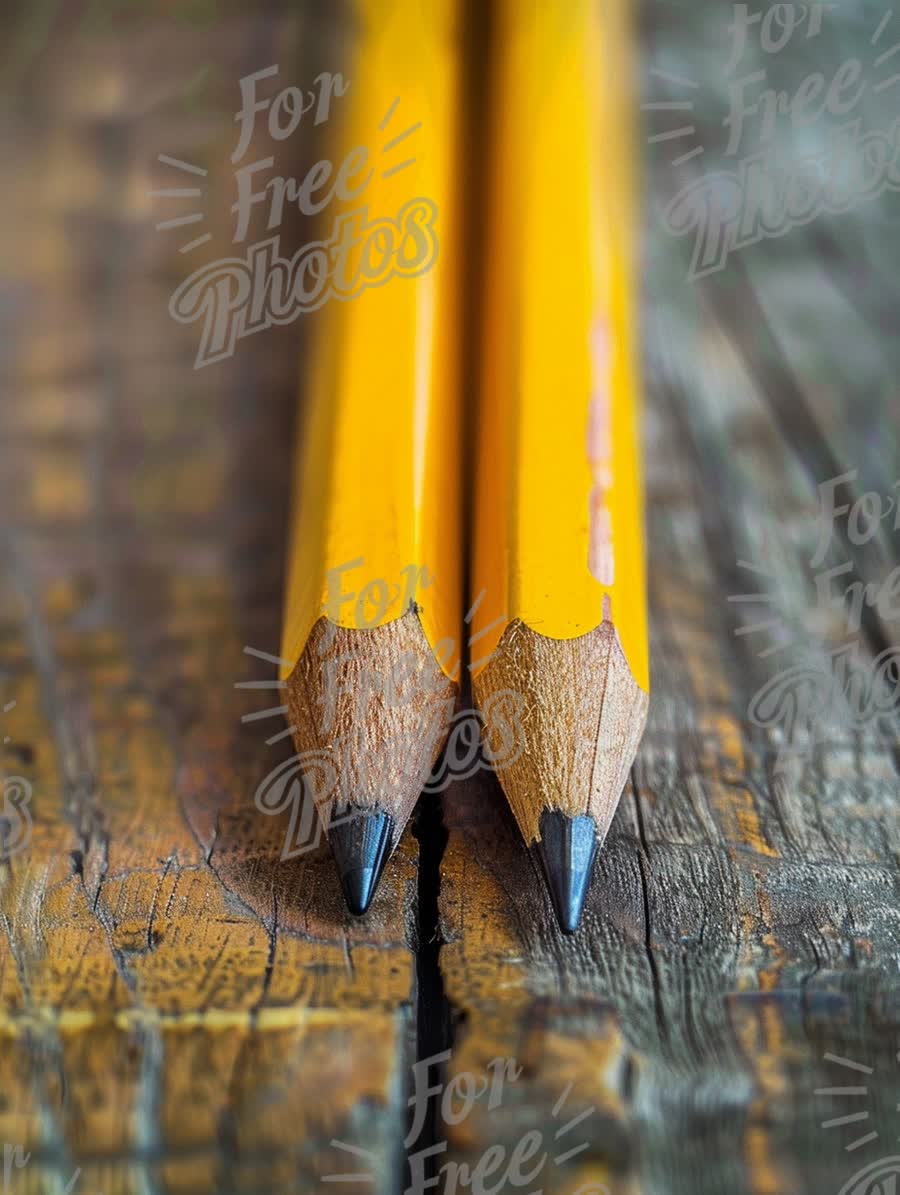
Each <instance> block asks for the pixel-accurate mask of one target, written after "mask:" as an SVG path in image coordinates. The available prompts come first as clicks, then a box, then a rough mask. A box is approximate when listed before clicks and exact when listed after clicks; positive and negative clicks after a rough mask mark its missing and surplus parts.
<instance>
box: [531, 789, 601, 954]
mask: <svg viewBox="0 0 900 1195" xmlns="http://www.w3.org/2000/svg"><path fill="white" fill-rule="evenodd" d="M540 830H541V837H540V841H538V842H536V843H535V844H534V847H533V848H532V849H533V850H535V851H536V852H537V854H538V858H539V859H540V861H541V867H542V868H543V871H544V876H545V877H546V880H547V887H548V888H549V889H550V898H551V900H552V901H553V908H554V909H555V911H556V919H557V921H558V922H559V925H560V928H561V929H562V931H563V933H567V934H574V933H575V931H576V930H577V929H578V925H579V922H580V921H581V911H582V909H583V908H584V898H585V896H586V895H587V890H588V885H589V884H590V882H591V873H592V871H593V868H594V859H595V857H596V855H597V826H596V823H595V822H594V819H593V818H592V817H588V816H587V815H579V816H577V817H568V816H567V815H566V814H565V813H560V812H559V811H558V810H550V809H545V810H544V812H543V813H542V814H541V821H540Z"/></svg>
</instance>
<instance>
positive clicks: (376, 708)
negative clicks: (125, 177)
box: [281, 0, 462, 914]
mask: <svg viewBox="0 0 900 1195" xmlns="http://www.w3.org/2000/svg"><path fill="white" fill-rule="evenodd" d="M349 8H350V9H351V13H350V16H351V23H352V24H353V26H354V28H355V31H356V32H355V41H354V46H353V52H352V59H351V65H350V67H349V68H348V69H347V71H346V73H345V78H346V84H347V87H346V91H345V94H344V95H343V96H342V97H341V98H340V100H339V103H337V104H336V105H335V108H336V111H335V116H334V117H333V118H332V119H331V121H329V129H328V136H329V138H330V139H331V144H330V150H331V152H330V155H329V156H330V157H331V159H332V161H333V162H334V163H335V168H337V163H338V162H339V161H341V160H344V159H345V158H346V156H347V155H348V154H350V153H353V152H355V151H356V147H358V146H360V145H366V146H368V147H369V154H368V158H367V160H366V161H365V162H364V164H363V166H362V167H361V168H359V169H358V170H357V171H356V173H355V178H356V179H357V180H358V179H361V178H362V177H365V172H366V171H370V172H371V174H370V177H369V181H368V183H367V185H366V189H365V191H364V192H363V193H362V194H361V197H360V198H359V199H358V200H357V201H356V202H355V203H349V204H346V205H344V208H343V209H342V210H343V211H346V212H353V211H356V212H358V211H359V208H360V206H361V204H364V205H365V208H366V211H365V212H364V213H362V215H360V216H357V217H354V220H355V224H354V234H353V236H354V237H355V240H353V241H352V244H351V248H350V251H349V256H348V258H347V259H345V260H342V261H341V262H340V269H341V271H342V272H343V273H344V276H345V278H344V282H343V283H342V284H341V285H345V286H348V287H350V288H351V289H352V285H351V280H352V279H353V278H354V277H361V276H362V275H364V274H365V272H366V271H367V270H368V271H369V274H370V275H371V276H372V277H373V278H374V279H375V282H380V283H382V284H379V285H376V284H374V283H373V282H371V281H370V284H369V285H368V286H366V287H365V288H363V289H361V290H360V291H359V293H358V294H357V295H356V297H353V298H348V299H344V300H336V299H332V300H331V301H330V302H329V303H328V305H327V306H325V307H323V309H322V312H321V313H320V317H321V318H320V322H319V327H318V329H317V334H316V337H315V346H314V360H313V361H312V364H311V368H310V374H309V379H308V381H309V385H308V387H307V402H308V409H307V410H306V413H305V419H304V421H303V429H302V439H301V447H300V452H299V457H298V468H297V486H296V492H295V504H294V518H293V525H292V536H291V548H290V555H289V562H288V578H287V592H286V600H285V615H284V634H283V640H282V653H281V654H282V656H283V657H284V660H285V661H287V662H288V663H286V664H285V665H284V667H283V674H282V678H283V679H284V680H286V685H287V698H288V709H289V716H290V720H291V726H292V727H293V733H294V741H295V744H296V747H297V751H298V752H299V753H300V754H301V755H302V756H303V757H304V759H305V760H306V761H307V762H308V765H309V766H308V769H307V770H306V771H305V779H306V781H307V782H308V784H309V785H310V786H311V788H312V790H313V795H314V799H315V800H316V804H317V806H318V808H319V812H320V815H321V818H322V821H323V825H324V828H325V831H326V834H327V835H328V839H329V842H330V844H331V847H332V851H333V853H334V856H335V860H336V863H337V866H338V871H339V874H340V878H341V882H342V885H343V888H344V894H345V896H346V899H347V903H348V905H349V907H350V909H351V911H352V912H353V913H354V914H360V913H362V912H364V911H365V910H366V908H367V907H368V905H369V902H370V900H371V899H372V895H373V893H374V890H375V887H376V885H377V883H378V879H379V877H380V875H381V871H382V868H383V866H384V863H385V861H386V859H387V858H388V857H389V855H390V853H391V851H392V850H393V849H394V847H395V846H396V844H397V841H398V839H399V837H400V833H401V831H402V830H403V827H404V824H405V823H406V821H407V819H408V817H409V815H410V812H411V811H412V807H413V805H414V804H415V801H416V799H417V797H418V795H419V793H420V791H421V789H422V787H423V784H424V782H425V781H426V779H427V777H428V775H429V773H430V771H431V768H432V766H433V764H434V762H435V760H436V758H437V756H438V755H439V754H440V751H441V748H442V747H443V744H444V742H445V739H446V736H447V732H448V729H449V725H450V721H451V718H452V715H453V710H454V704H455V699H456V694H457V688H458V672H459V663H458V644H457V637H458V634H459V627H460V622H461V601H462V595H461V593H460V589H461V567H460V552H461V547H460V540H459V535H460V518H459V505H460V498H459V472H460V462H459V426H458V425H459V412H458V394H457V371H456V360H457V346H456V343H455V341H456V337H457V329H458V317H457V293H456V292H457V289H458V286H457V278H456V268H457V266H458V258H459V250H458V248H457V245H456V237H457V211H456V209H457V206H458V205H457V201H456V196H455V193H454V191H455V184H454V180H455V178H456V173H455V164H454V155H455V153H456V150H457V145H456V136H457V116H456V109H457V104H458V99H459V96H458V82H457V79H458V68H459V63H458V47H457V39H458V35H459V31H458V29H457V15H456V4H455V3H454V2H453V0H433V2H429V3H428V4H423V3H422V2H421V0H392V3H391V4H388V5H385V4H384V3H382V2H381V0H355V2H354V3H353V4H351V5H350V6H349ZM386 218H390V219H391V220H393V221H394V229H393V231H392V230H391V229H390V228H389V227H388V225H387V224H386V223H384V220H385V219H386ZM366 224H368V225H375V232H374V233H368V234H366V233H365V232H364V226H365V225H366ZM335 241H336V242H337V238H335ZM391 245H393V252H394V261H395V274H398V275H399V276H390V277H388V278H387V280H384V278H383V275H384V273H385V271H384V269H383V268H382V267H383V265H384V260H385V258H384V254H385V253H386V252H388V250H389V249H390V247H391ZM429 255H430V256H429ZM379 270H381V273H379Z"/></svg>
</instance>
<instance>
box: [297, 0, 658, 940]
mask: <svg viewBox="0 0 900 1195" xmlns="http://www.w3.org/2000/svg"><path fill="white" fill-rule="evenodd" d="M380 9H381V11H379V10H380ZM355 11H356V16H357V18H358V23H359V36H358V39H357V41H356V43H355V51H354V55H353V66H352V69H351V70H349V71H348V72H347V77H348V79H349V81H350V86H349V88H348V89H347V91H346V94H345V95H344V96H343V97H342V101H341V102H342V105H344V106H343V108H342V112H341V118H340V121H339V123H338V124H337V126H336V129H335V131H334V133H333V134H332V135H333V136H334V139H335V141H334V145H335V151H334V159H335V160H337V159H338V158H339V157H340V156H341V153H342V150H345V149H347V148H349V147H351V146H354V145H356V144H359V143H362V142H366V141H371V139H372V134H373V131H374V128H375V127H376V126H377V127H378V130H379V133H380V135H381V137H382V141H383V143H384V148H385V153H384V155H383V157H382V158H381V159H379V160H378V161H377V162H376V163H375V169H374V170H373V173H372V176H371V179H370V182H369V184H368V189H367V191H366V194H365V201H366V204H367V207H368V209H369V211H370V213H371V214H372V215H373V216H375V215H379V214H381V213H394V212H396V211H397V210H399V209H400V208H401V207H402V205H403V203H404V202H405V201H406V200H409V199H410V198H411V197H413V196H420V197H428V198H429V199H431V200H432V201H433V203H434V205H435V206H436V210H437V213H438V218H437V221H436V225H435V232H436V235H437V242H438V252H437V257H436V259H435V261H434V264H433V266H432V267H431V268H430V269H428V270H427V271H426V272H423V273H421V274H420V275H419V276H416V277H414V278H395V279H392V280H390V281H389V282H387V283H386V284H385V285H383V286H380V287H377V288H373V289H370V290H368V291H365V292H363V293H362V294H361V295H359V296H358V297H357V298H354V299H353V300H352V301H351V302H345V303H339V302H334V301H333V302H332V303H330V304H329V305H328V306H327V307H326V308H324V309H323V311H322V312H321V313H320V315H321V324H322V326H320V328H319V335H318V336H317V338H316V343H315V347H314V359H313V363H312V368H311V373H310V379H309V385H308V387H307V410H306V418H305V420H304V421H303V424H302V429H301V445H300V451H299V461H298V470H297V488H296V492H295V502H294V518H293V526H292V542H291V547H290V555H289V563H288V578H287V590H286V601H285V621H284V636H283V642H282V651H281V655H282V657H284V659H285V660H286V661H289V662H293V661H296V663H295V664H294V663H288V664H286V665H285V666H284V669H283V676H282V679H283V680H284V681H285V682H286V688H287V698H288V709H289V716H290V721H291V726H292V728H293V734H294V740H295V744H296V747H297V750H298V752H299V753H300V754H301V755H305V756H308V757H309V758H319V757H321V756H322V755H326V756H327V757H328V759H329V761H330V764H331V767H330V769H328V774H329V776H330V777H331V782H330V783H329V784H328V785H327V786H325V789H324V790H323V792H322V793H321V794H320V795H319V799H317V805H318V807H319V813H320V816H321V818H322V822H323V826H324V828H325V832H326V834H327V836H328V839H329V842H330V844H331V848H332V851H333V854H334V857H335V861H336V863H337V869H338V872H339V875H340V879H341V883H342V886H343V890H344V894H345V897H346V900H347V904H348V906H349V908H350V910H351V912H352V913H354V914H361V913H363V912H365V910H366V909H367V908H368V905H369V903H370V901H371V899H372V896H373V893H374V891H375V888H376V886H377V883H378V880H379V877H380V875H381V872H382V870H383V868H384V865H385V862H386V860H387V859H388V858H389V856H390V854H391V852H392V851H393V849H394V847H395V846H396V845H397V842H398V840H399V837H400V834H401V832H402V830H403V827H404V825H405V823H406V821H407V819H408V817H409V815H410V813H411V812H412V809H413V806H414V805H415V802H416V800H417V798H418V796H419V793H420V792H421V790H422V788H423V786H424V785H425V783H426V781H427V779H428V776H429V774H430V773H431V770H432V768H433V766H434V764H435V762H436V761H437V759H438V757H439V756H440V753H441V750H442V748H443V746H444V744H445V742H446V739H447V735H448V732H449V729H450V725H451V721H452V719H453V716H454V712H455V710H456V707H457V703H458V697H459V692H460V680H461V675H462V670H463V668H464V667H465V661H464V660H463V659H462V641H463V640H464V638H466V637H467V636H468V637H470V638H471V640H472V641H473V642H477V653H476V652H475V651H474V650H473V654H477V657H478V658H477V660H475V661H473V662H471V663H470V664H469V665H468V667H469V669H470V673H471V676H472V688H473V693H474V697H475V701H476V703H477V705H478V707H479V709H481V710H485V709H486V708H487V707H488V706H489V705H490V702H491V700H492V698H495V697H497V696H499V695H502V694H503V693H505V692H512V693H513V694H517V695H518V696H519V698H520V699H521V700H520V704H521V708H522V710H523V716H522V718H521V719H520V724H519V727H518V732H519V734H520V735H521V742H520V743H519V744H518V749H517V750H516V751H514V752H513V754H512V756H511V757H510V763H509V765H508V766H504V767H501V768H499V769H498V776H499V779H500V783H501V785H502V787H503V789H504V791H505V793H506V796H507V798H508V800H509V804H510V806H511V808H512V812H513V814H514V816H515V818H516V821H517V823H518V825H519V828H520V830H521V833H522V836H523V838H524V840H525V843H526V845H527V846H528V847H529V848H530V849H531V850H532V851H533V852H534V854H535V855H536V858H537V859H538V861H539V863H540V865H541V866H542V868H543V871H544V874H545V876H546V880H547V884H548V888H549V891H550V896H551V898H552V902H553V905H554V908H555V911H556V914H557V918H558V920H559V923H560V925H561V927H562V928H563V930H565V931H567V932H572V931H574V930H575V928H576V927H577V925H578V922H579V919H580V916H581V911H582V906H583V903H584V898H585V893H586V891H587V886H588V883H589V879H590V875H591V871H592V867H593V862H594V858H595V856H596V852H597V849H598V847H599V846H600V845H601V844H602V841H603V839H604V837H605V835H606V832H607V830H608V828H609V824H610V821H611V820H612V816H613V814H614V812H615V809H616V805H617V803H618V800H619V797H620V794H621V792H622V788H623V786H624V783H625V781H626V779H627V775H628V771H629V768H630V767H631V764H632V762H633V759H634V755H635V752H636V750H637V745H638V742H639V739H640V736H641V733H642V730H643V726H644V721H645V718H646V711H647V701H648V697H647V694H648V690H649V681H648V659H647V629H646V613H645V592H644V588H645V583H644V555H643V536H642V512H641V497H640V492H641V491H640V476H639V460H638V451H637V442H636V403H637V378H636V373H635V276H636V270H635V262H634V242H633V234H632V229H633V225H634V192H633V177H632V163H631V136H632V134H631V120H630V114H631V110H632V101H631V94H630V86H629V84H630V77H629V70H628V60H629V52H630V39H629V32H628V27H627V12H626V0H609V2H605V3H603V4H600V3H598V2H597V0H566V3H553V2H551V3H546V2H544V0H496V2H495V4H494V8H493V16H492V37H491V46H490V50H489V55H488V58H489V82H488V94H489V104H488V109H489V111H488V113H487V119H488V121H489V136H488V153H487V157H486V160H487V163H488V179H487V186H486V192H485V194H483V195H482V196H479V197H478V198H479V200H480V201H483V206H484V211H483V219H484V220H485V221H486V234H485V245H484V251H485V259H486V269H485V303H484V320H483V328H482V334H481V337H480V339H481V344H482V360H481V362H480V385H479V392H478V394H477V396H476V401H475V404H474V405H475V411H476V425H477V440H478V443H477V450H476V477H475V493H474V501H473V503H472V506H473V511H472V514H473V518H472V524H473V526H472V535H471V536H470V537H469V538H471V541H472V543H471V547H470V548H469V547H468V546H467V545H466V544H465V543H464V527H463V518H462V509H463V493H462V476H463V468H462V465H463V458H462V452H463V445H462V442H461V440H462V436H461V424H462V400H461V394H460V386H461V378H460V368H459V361H460V355H461V346H460V335H461V298H462V296H461V293H460V292H461V270H460V262H461V260H462V258H463V254H464V252H465V246H464V245H463V244H462V227H463V222H462V220H461V214H462V213H461V201H462V196H461V195H460V193H459V188H458V174H459V168H458V165H459V156H460V154H461V153H462V152H463V151H464V146H463V144H462V141H461V128H460V119H459V112H460V107H461V95H460V79H461V71H460V67H461V49H460V46H461V38H462V30H461V27H460V26H461V13H460V9H459V4H458V2H457V0H432V2H431V3H429V4H428V5H424V4H422V3H421V0H394V3H393V4H392V5H390V6H388V7H387V8H386V9H382V7H381V5H380V4H379V3H378V2H377V0H356V4H355ZM382 13H383V15H382ZM398 97H399V98H398ZM401 147H402V152H400V153H398V152H397V150H398V149H400V148H401ZM391 152H393V153H394V154H395V157H396V158H397V159H398V163H397V164H398V165H399V160H400V159H403V160H404V163H403V165H402V166H401V168H399V169H393V168H392V164H390V158H389V154H390V153H391ZM413 159H414V160H413ZM474 201H475V200H474V198H473V196H472V195H471V194H470V195H469V196H468V198H467V202H469V203H471V202H474ZM466 551H469V552H470V567H469V570H468V573H469V586H470V592H469V593H468V594H464V593H463V577H464V574H465V572H466V570H465V569H464V568H463V561H464V552H466ZM466 608H469V609H470V611H471V614H470V616H469V617H470V625H468V626H467V627H466V624H465V622H464V609H466ZM464 627H466V630H465V633H464ZM498 733H499V732H498V731H497V730H496V728H492V727H491V725H490V721H489V720H486V725H485V737H486V740H487V742H488V745H489V746H490V745H491V739H492V737H493V736H495V735H497V734H498ZM494 746H497V744H494Z"/></svg>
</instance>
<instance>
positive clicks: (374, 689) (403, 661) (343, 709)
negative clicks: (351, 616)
mask: <svg viewBox="0 0 900 1195" xmlns="http://www.w3.org/2000/svg"><path fill="white" fill-rule="evenodd" d="M286 686H287V687H286V695H287V703H288V715H287V716H288V718H289V720H290V724H291V726H292V727H293V728H294V731H293V738H294V744H295V746H296V748H297V752H298V754H299V755H301V756H304V757H307V758H309V760H310V775H311V776H312V775H313V773H314V772H315V775H316V779H315V780H314V781H313V785H314V786H315V788H316V790H317V791H316V794H315V803H316V808H317V810H318V812H319V816H320V820H321V823H322V825H323V826H324V828H325V832H326V834H327V833H328V828H329V826H330V825H331V824H332V822H333V821H335V820H336V819H337V818H340V817H341V815H342V814H343V813H344V812H346V810H347V808H348V807H349V806H351V805H352V806H356V807H358V808H361V809H371V810H373V811H374V810H375V809H383V810H386V811H387V812H388V813H389V814H390V815H391V817H392V818H393V819H394V836H393V843H392V849H393V847H396V845H397V842H398V841H399V838H400V835H401V834H402V832H403V828H404V826H405V825H406V823H407V821H408V820H409V816H410V814H411V813H412V810H413V807H414V805H415V803H416V801H417V800H418V799H419V794H420V793H421V791H422V789H423V788H424V787H425V783H426V781H427V780H428V777H429V776H430V775H431V770H432V768H433V767H434V765H435V763H436V762H437V759H438V757H439V755H440V753H441V751H442V750H443V747H444V744H445V743H446V741H447V733H448V731H449V728H450V723H451V720H452V718H453V712H454V709H455V707H456V699H457V693H458V686H457V685H456V684H454V683H453V681H451V680H449V679H448V677H447V676H446V675H445V674H444V672H443V670H442V669H441V666H440V665H439V664H438V662H437V660H436V659H435V656H434V653H433V651H432V650H431V648H430V646H429V644H428V640H427V639H426V638H425V634H424V631H423V630H422V625H421V623H420V622H419V618H418V615H417V613H416V612H415V610H411V611H409V612H407V613H406V614H404V615H403V616H402V617H400V618H397V619H394V621H393V622H389V623H386V624H385V625H384V626H381V627H375V628H372V629H371V630H352V629H349V628H346V627H339V626H336V625H335V624H334V623H332V622H329V621H328V619H326V618H320V619H319V620H318V621H317V622H316V623H315V625H314V627H313V629H312V632H311V633H310V636H309V640H308V642H307V644H306V647H305V648H304V649H303V653H302V654H301V656H300V659H299V660H298V661H297V665H296V667H295V668H294V670H293V671H292V672H291V674H290V676H289V677H288V679H287V682H286ZM313 761H316V762H315V767H314V766H313ZM320 771H321V773H322V774H321V776H319V772H320ZM310 787H312V785H311V786H310Z"/></svg>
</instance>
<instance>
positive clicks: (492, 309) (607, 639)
mask: <svg viewBox="0 0 900 1195" xmlns="http://www.w3.org/2000/svg"><path fill="white" fill-rule="evenodd" d="M627 15H628V14H627V5H626V2H625V0H606V2H604V3H602V4H599V3H597V0H567V2H566V3H565V4H547V3H543V2H542V0H498V2H497V4H496V8H495V28H494V36H493V44H492V78H491V86H492V93H491V97H492V112H493V118H494V123H493V127H492V136H491V143H490V152H489V159H490V163H491V180H490V182H491V186H490V214H489V223H488V230H487V251H488V252H487V257H488V265H487V296H486V314H485V323H486V328H485V336H484V371H483V381H482V389H481V395H480V415H479V428H480V443H479V451H478V477H477V495H476V504H475V547H474V559H473V568H472V585H473V594H474V595H478V594H479V593H482V592H483V598H482V601H481V602H480V603H479V604H478V606H477V610H476V614H475V619H474V626H473V640H476V641H477V642H478V648H479V653H478V654H479V657H480V661H476V662H475V663H474V664H473V665H472V671H473V687H474V691H475V695H476V700H477V701H478V703H479V705H480V706H481V707H482V709H483V710H484V709H485V707H486V706H487V704H488V702H489V701H490V700H491V698H492V697H494V696H495V695H496V694H498V693H500V692H503V691H504V690H512V691H514V692H516V693H518V694H519V695H520V696H521V698H522V708H523V711H524V712H523V715H522V718H521V728H520V733H521V734H522V736H523V741H522V744H521V748H522V749H521V751H519V752H514V753H513V755H512V758H511V761H510V763H509V764H508V765H506V766H505V767H503V768H501V769H499V776H500V780H501V783H502V785H503V788H504V790H505V792H506V795H507V797H508V799H509V802H510V805H511V807H512V810H513V813H514V814H515V817H516V820H517V822H518V824H519V827H520V829H521V832H522V834H523V836H524V838H525V841H526V843H528V844H529V845H530V846H532V847H533V848H534V849H535V852H536V854H537V855H538V857H539V858H540V861H541V864H542V866H543V869H544V872H545V875H546V878H547V881H548V885H549V888H550V893H551V896H552V899H553V903H554V906H555V909H556V913H557V916H558V919H559V922H560V925H561V926H562V928H563V929H564V930H566V931H568V932H571V931H573V930H574V929H575V928H576V927H577V925H578V922H579V919H580V916H581V911H582V906H583V902H584V897H585V892H586V890H587V885H588V881H589V879H590V874H591V870H592V867H593V861H594V857H595V855H596V850H597V847H598V845H599V844H600V843H602V841H603V838H604V837H605V835H606V832H607V830H608V828H609V823H610V821H611V819H612V816H613V813H614V812H615V808H616V805H617V803H618V800H619V797H620V795H621V791H622V788H623V785H624V783H625V780H626V779H627V776H628V771H629V768H630V767H631V764H632V762H633V759H634V754H635V752H636V750H637V745H638V742H639V740H640V736H641V733H642V730H643V726H644V722H645V719H646V711H647V703H648V696H647V695H648V691H649V676H648V659H647V627H646V609H645V584H644V549H643V532H642V510H641V497H640V477H639V474H640V468H639V459H638V448H637V440H636V425H637V409H636V408H637V392H638V383H637V376H636V364H635V348H636V345H635V318H636V311H635V305H636V295H635V290H636V288H635V278H636V263H635V260H634V249H635V237H634V229H635V215H634V188H633V179H632V161H631V145H632V140H633V129H632V125H631V111H632V98H631V94H630V78H629V69H628V61H629V53H630V38H629V30H628V20H627ZM485 657H489V659H487V660H486V659H485ZM486 720H487V719H486ZM487 721H488V725H487V726H486V734H487V737H488V741H489V742H490V740H491V727H490V724H489V720H487Z"/></svg>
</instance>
